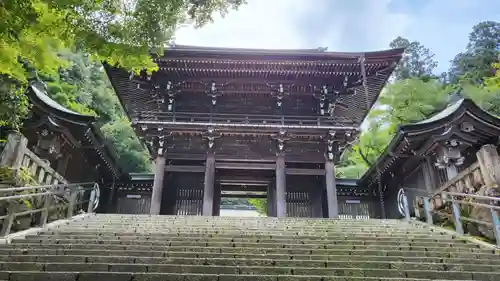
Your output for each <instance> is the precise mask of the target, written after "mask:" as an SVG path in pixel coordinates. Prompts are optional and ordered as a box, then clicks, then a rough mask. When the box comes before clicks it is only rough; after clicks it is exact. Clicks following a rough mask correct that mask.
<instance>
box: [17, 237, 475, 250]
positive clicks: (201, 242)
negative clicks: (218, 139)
mask: <svg viewBox="0 0 500 281" xmlns="http://www.w3.org/2000/svg"><path fill="white" fill-rule="evenodd" d="M12 242H14V243H47V244H76V243H79V242H80V243H84V244H121V245H133V244H141V245H170V246H180V245H193V246H210V245H212V246H213V245H217V246H224V245H226V246H227V245H229V246H233V245H235V246H236V247H238V246H242V247H250V246H255V245H269V246H273V245H277V246H276V247H281V246H282V245H291V246H293V245H297V246H300V245H315V246H322V247H334V246H335V245H367V246H369V245H400V246H405V245H406V246H424V247H427V246H429V243H432V245H434V246H436V247H452V246H460V247H467V248H468V247H471V248H479V246H478V245H476V244H471V243H466V241H463V240H443V241H439V240H428V241H419V242H413V241H411V240H410V241H408V240H386V241H384V240H382V239H380V240H347V239H345V240H326V239H323V240H299V239H296V240H293V239H274V240H271V239H262V240H259V239H254V240H250V239H249V241H244V240H242V239H210V238H195V239H190V240H189V241H186V240H185V239H183V238H181V237H176V238H175V239H172V238H170V239H117V238H116V237H98V236H94V237H85V238H83V237H79V238H62V237H57V236H44V237H41V236H30V237H26V238H19V239H13V240H12ZM245 245H247V246H245Z"/></svg>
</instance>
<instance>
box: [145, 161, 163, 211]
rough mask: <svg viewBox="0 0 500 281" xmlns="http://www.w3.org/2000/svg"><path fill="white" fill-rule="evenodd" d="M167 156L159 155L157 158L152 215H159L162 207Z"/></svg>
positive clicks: (150, 209)
mask: <svg viewBox="0 0 500 281" xmlns="http://www.w3.org/2000/svg"><path fill="white" fill-rule="evenodd" d="M165 162H166V159H165V156H163V155H159V156H157V157H156V159H155V167H154V175H155V177H154V180H153V194H152V195H151V207H150V208H149V213H150V214H151V215H159V214H160V209H161V199H162V192H163V179H164V177H165Z"/></svg>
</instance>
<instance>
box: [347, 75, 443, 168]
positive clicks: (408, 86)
mask: <svg viewBox="0 0 500 281" xmlns="http://www.w3.org/2000/svg"><path fill="white" fill-rule="evenodd" d="M450 91H451V89H450V88H449V87H446V86H444V85H443V84H442V83H441V82H440V81H439V80H437V79H419V78H411V79H405V80H398V81H395V82H394V83H392V84H390V85H388V86H386V88H385V89H384V91H383V93H382V94H381V96H380V97H379V99H378V101H377V106H376V107H375V108H374V109H372V110H371V112H370V113H369V114H368V116H367V120H366V121H365V122H367V123H366V124H365V125H366V128H365V129H364V130H363V132H362V133H361V135H360V136H359V138H358V141H357V142H356V143H354V144H353V145H352V147H351V148H350V149H349V150H348V151H347V152H346V153H345V155H344V156H343V157H342V161H341V163H340V165H339V167H338V169H337V176H338V177H348V178H351V177H354V178H358V177H360V176H362V175H363V174H364V172H365V171H366V170H368V168H369V167H370V166H372V165H373V164H374V163H375V161H376V160H377V158H378V157H379V156H380V155H381V154H382V153H383V152H384V151H385V149H386V147H387V145H388V144H389V143H390V141H391V140H392V138H393V137H394V134H395V133H396V131H397V127H398V125H401V124H409V123H414V122H418V121H421V120H424V119H426V118H429V117H430V116H431V115H433V114H434V113H436V112H438V111H440V110H442V109H443V108H444V107H445V106H446V104H447V102H448V98H449V92H450Z"/></svg>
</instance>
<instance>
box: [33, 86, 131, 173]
mask: <svg viewBox="0 0 500 281" xmlns="http://www.w3.org/2000/svg"><path fill="white" fill-rule="evenodd" d="M27 95H28V97H29V99H30V102H31V103H32V104H33V109H32V110H33V111H34V112H36V113H37V114H38V115H39V116H37V117H36V118H37V120H32V121H31V123H32V124H33V125H34V126H38V125H42V124H44V123H48V124H49V125H50V126H52V127H55V128H57V129H58V130H60V131H62V132H63V133H65V134H67V135H69V139H70V140H71V145H72V146H73V147H75V148H78V149H84V150H85V151H84V154H85V155H86V157H88V159H89V161H90V163H93V164H95V165H96V167H97V168H98V169H99V170H100V171H101V173H100V174H101V175H102V177H103V179H104V180H111V179H113V178H121V177H122V176H124V174H123V171H122V169H121V168H120V167H119V165H118V156H117V154H116V152H115V151H114V150H113V149H112V148H111V147H110V146H109V145H108V144H107V142H106V140H105V138H104V136H103V134H102V132H101V130H100V129H99V127H98V126H97V124H96V117H95V116H90V115H85V114H81V113H78V112H75V111H73V110H70V109H68V108H66V107H64V106H62V105H60V104H59V103H57V102H56V101H54V100H53V99H51V98H50V97H49V96H48V94H47V91H46V89H45V86H44V85H43V84H42V83H41V82H33V83H31V84H30V86H29V87H28V89H27Z"/></svg>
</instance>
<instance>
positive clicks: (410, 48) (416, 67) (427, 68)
mask: <svg viewBox="0 0 500 281" xmlns="http://www.w3.org/2000/svg"><path fill="white" fill-rule="evenodd" d="M389 46H390V47H391V48H405V49H406V50H405V52H404V54H403V58H402V59H401V61H400V63H399V65H398V66H397V67H396V69H395V70H394V77H395V78H396V80H403V79H408V78H415V77H425V76H428V77H430V76H432V75H433V73H432V71H433V70H434V69H435V68H436V66H437V61H436V60H435V59H434V54H433V53H432V52H431V51H430V50H429V49H428V48H426V47H425V46H424V45H422V44H420V42H418V41H412V42H410V40H408V39H406V38H403V37H401V36H398V37H397V38H396V39H394V40H392V42H391V43H390V44H389Z"/></svg>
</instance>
